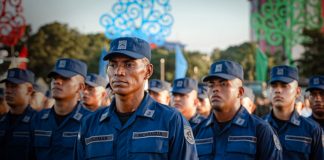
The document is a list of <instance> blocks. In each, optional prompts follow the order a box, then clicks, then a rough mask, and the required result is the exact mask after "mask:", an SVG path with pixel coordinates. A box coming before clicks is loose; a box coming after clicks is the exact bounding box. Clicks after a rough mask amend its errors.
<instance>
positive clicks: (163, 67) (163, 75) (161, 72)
mask: <svg viewBox="0 0 324 160" xmlns="http://www.w3.org/2000/svg"><path fill="white" fill-rule="evenodd" d="M164 78H165V60H164V58H161V59H160V79H161V81H164Z"/></svg>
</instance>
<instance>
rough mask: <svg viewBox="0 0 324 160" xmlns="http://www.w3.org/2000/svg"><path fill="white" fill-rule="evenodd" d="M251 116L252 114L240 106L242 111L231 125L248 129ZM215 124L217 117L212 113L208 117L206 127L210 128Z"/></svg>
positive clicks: (239, 111)
mask: <svg viewBox="0 0 324 160" xmlns="http://www.w3.org/2000/svg"><path fill="white" fill-rule="evenodd" d="M249 116H250V114H249V113H248V111H247V110H246V109H245V108H244V107H243V106H240V109H239V110H238V112H237V113H236V115H235V116H234V117H233V119H232V121H231V123H233V124H236V125H238V126H242V127H246V126H247V122H248V118H249ZM213 123H216V117H215V115H214V113H213V112H211V114H210V115H209V116H208V118H207V120H206V123H205V126H209V125H211V124H213Z"/></svg>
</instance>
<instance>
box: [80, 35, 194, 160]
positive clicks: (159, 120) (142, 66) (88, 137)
mask: <svg viewBox="0 0 324 160" xmlns="http://www.w3.org/2000/svg"><path fill="white" fill-rule="evenodd" d="M150 59H151V48H150V45H149V44H148V43H147V42H146V41H144V40H142V39H139V38H134V37H121V38H117V39H115V40H113V41H112V42H111V44H110V51H109V52H108V54H107V55H106V56H105V57H104V60H108V61H109V65H108V69H107V71H108V77H109V82H110V85H111V87H112V89H113V91H114V93H115V96H114V99H113V101H112V103H111V105H110V106H109V108H104V109H101V110H98V111H97V112H95V113H94V114H92V115H90V116H89V117H87V118H86V119H85V120H83V121H82V125H81V131H80V134H79V140H78V143H77V144H76V149H75V159H123V160H126V159H133V160H135V159H138V160H143V159H156V160H158V159H186V160H190V159H197V151H196V147H195V141H194V138H193V135H192V131H191V128H190V125H189V124H188V122H187V121H186V120H185V119H184V117H182V116H181V114H180V113H179V112H178V111H177V110H175V109H174V108H171V107H169V106H166V105H163V104H160V103H157V102H156V101H154V100H153V99H152V98H151V97H150V96H149V94H148V93H147V92H145V91H144V86H145V81H147V80H148V79H149V78H150V76H151V75H152V73H153V65H152V64H151V63H150Z"/></svg>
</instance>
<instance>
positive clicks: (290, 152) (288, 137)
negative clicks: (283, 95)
mask: <svg viewBox="0 0 324 160" xmlns="http://www.w3.org/2000/svg"><path fill="white" fill-rule="evenodd" d="M273 116H274V115H273V113H272V112H271V113H270V114H268V115H266V116H265V118H264V119H265V120H266V121H268V122H269V123H270V125H271V126H272V127H273V128H274V130H275V131H276V132H277V134H278V135H279V139H280V142H281V144H282V146H283V158H284V159H294V160H298V159H303V160H306V159H324V157H323V151H324V150H323V144H322V131H321V128H320V127H319V125H318V124H316V123H315V122H314V121H312V120H310V119H307V118H305V117H302V116H300V115H299V114H298V113H297V111H294V112H293V114H292V115H291V117H290V119H289V121H288V122H286V123H285V124H284V125H283V126H282V127H281V128H279V127H278V125H277V123H276V121H275V120H274V117H273Z"/></svg>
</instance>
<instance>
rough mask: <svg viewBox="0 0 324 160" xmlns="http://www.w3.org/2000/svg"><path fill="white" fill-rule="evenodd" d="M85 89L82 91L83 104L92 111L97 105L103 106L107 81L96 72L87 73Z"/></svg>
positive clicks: (97, 107)
mask: <svg viewBox="0 0 324 160" xmlns="http://www.w3.org/2000/svg"><path fill="white" fill-rule="evenodd" d="M85 84H86V86H85V89H84V93H83V97H82V99H83V104H84V106H85V107H86V108H88V109H89V110H90V111H92V112H94V111H96V110H97V109H99V107H101V106H102V107H105V106H104V101H105V98H106V96H107V94H108V93H107V91H106V86H107V84H108V81H107V80H106V79H105V78H104V77H102V76H100V75H98V74H94V73H91V74H88V75H87V79H86V81H85Z"/></svg>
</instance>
